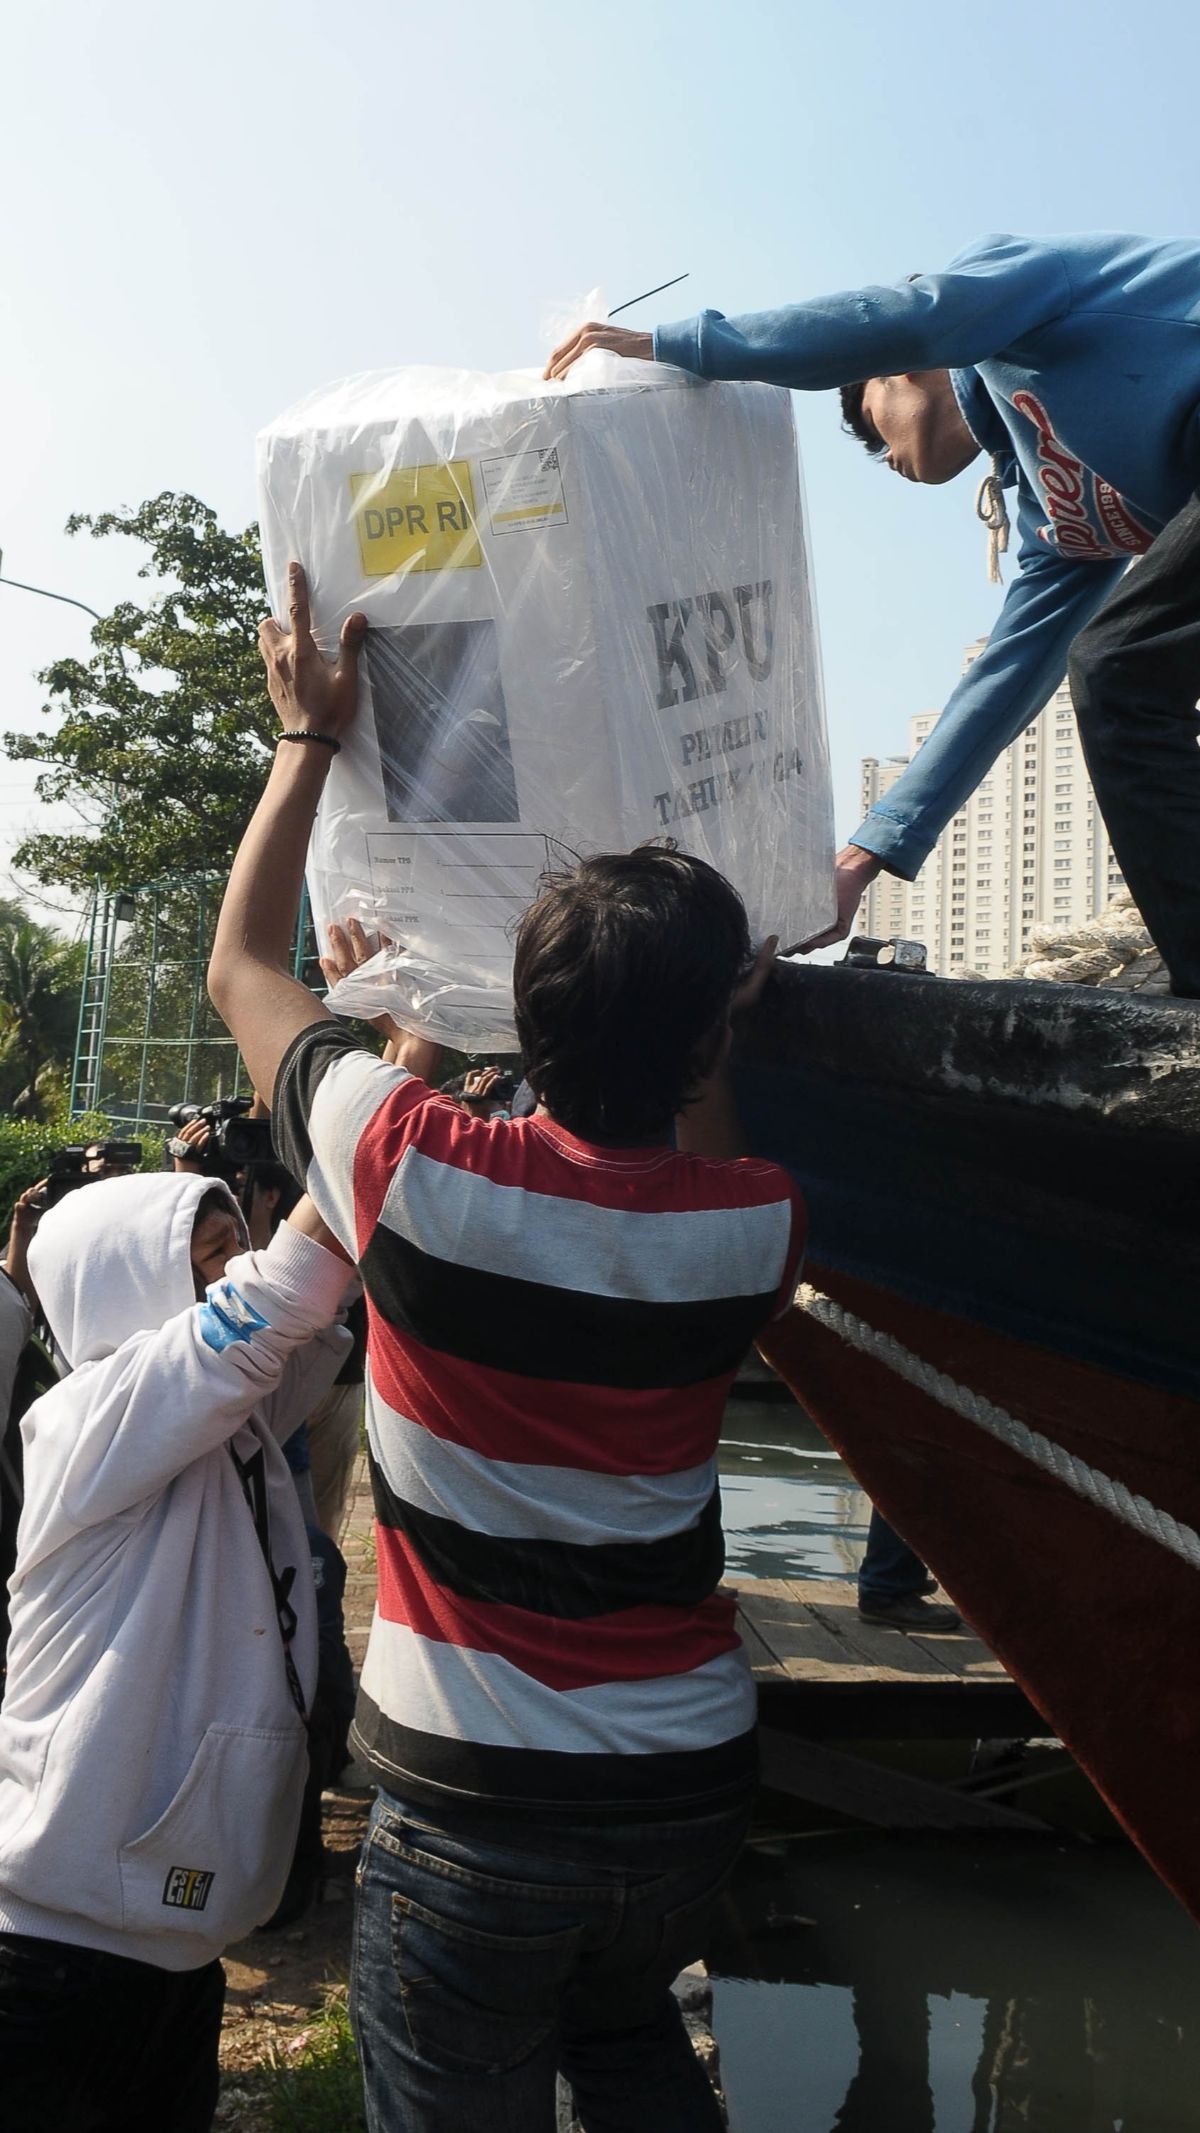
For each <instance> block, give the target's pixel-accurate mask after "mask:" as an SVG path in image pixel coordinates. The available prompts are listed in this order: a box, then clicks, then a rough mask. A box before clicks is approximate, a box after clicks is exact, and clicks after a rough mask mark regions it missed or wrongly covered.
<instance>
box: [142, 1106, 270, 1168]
mask: <svg viewBox="0 0 1200 2133" xmlns="http://www.w3.org/2000/svg"><path fill="white" fill-rule="evenodd" d="M252 1101H253V1098H252V1097H249V1096H218V1098H217V1099H216V1102H215V1103H211V1104H172V1105H171V1108H170V1110H169V1111H168V1112H167V1117H168V1118H169V1120H170V1122H171V1124H172V1126H173V1127H174V1128H175V1132H176V1133H178V1132H179V1129H180V1127H181V1126H186V1125H187V1123H188V1121H189V1119H193V1118H202V1119H203V1120H204V1122H205V1124H206V1125H207V1127H208V1140H207V1142H206V1143H205V1145H204V1147H203V1148H193V1149H192V1150H190V1151H189V1152H190V1156H191V1159H192V1161H193V1162H196V1163H198V1164H199V1165H200V1167H201V1169H202V1170H205V1171H207V1172H208V1173H209V1174H210V1176H212V1177H215V1178H223V1179H224V1180H225V1181H226V1183H229V1182H230V1181H231V1179H232V1176H233V1174H234V1173H236V1172H237V1171H239V1170H244V1169H245V1168H246V1165H247V1164H248V1163H265V1162H269V1161H270V1159H271V1157H272V1155H273V1154H274V1150H273V1148H272V1146H271V1121H270V1119H269V1118H247V1116H246V1113H247V1112H248V1111H249V1109H250V1105H251V1103H252Z"/></svg>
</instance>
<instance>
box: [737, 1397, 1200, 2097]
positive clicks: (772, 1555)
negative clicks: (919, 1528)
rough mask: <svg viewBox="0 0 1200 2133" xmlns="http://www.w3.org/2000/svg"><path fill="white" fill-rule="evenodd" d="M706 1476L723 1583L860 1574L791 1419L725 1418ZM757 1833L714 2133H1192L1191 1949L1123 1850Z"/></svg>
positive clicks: (826, 1481)
mask: <svg viewBox="0 0 1200 2133" xmlns="http://www.w3.org/2000/svg"><path fill="white" fill-rule="evenodd" d="M721 1464H722V1495H723V1499H724V1505H725V1523H726V1532H727V1536H728V1561H729V1567H730V1570H731V1571H736V1572H738V1573H739V1574H741V1575H745V1576H759V1577H767V1576H803V1575H805V1574H809V1575H820V1576H822V1577H831V1576H842V1577H852V1576H853V1575H854V1574H855V1571H856V1569H857V1565H858V1561H859V1558H860V1556H861V1554H862V1548H863V1542H864V1538H865V1524H866V1519H867V1517H868V1515H869V1506H868V1504H867V1500H866V1498H865V1497H864V1496H863V1495H862V1493H861V1491H860V1490H859V1489H858V1488H857V1487H856V1485H855V1483H854V1482H853V1480H852V1478H851V1477H850V1476H849V1475H848V1474H847V1472H846V1470H845V1468H844V1467H843V1466H842V1465H841V1463H840V1461H839V1460H838V1459H837V1458H836V1456H835V1455H834V1454H833V1453H832V1452H831V1451H830V1450H829V1448H828V1446H827V1445H826V1444H825V1442H824V1440H823V1438H822V1437H821V1436H820V1433H819V1432H818V1431H817V1430H816V1429H815V1428H814V1427H813V1425H812V1424H811V1423H809V1422H808V1421H807V1420H806V1418H805V1417H804V1416H802V1415H801V1414H800V1413H799V1412H798V1410H796V1409H795V1408H793V1407H791V1406H788V1405H776V1404H773V1403H770V1402H764V1401H757V1400H746V1401H743V1400H737V1401H734V1402H732V1403H731V1405H730V1409H729V1412H728V1415H727V1417H726V1425H725V1443H724V1446H723V1451H722V1461H721ZM767 1834H768V1841H767V1842H765V1843H756V1844H755V1845H754V1846H753V1847H752V1849H751V1850H749V1851H748V1852H747V1854H746V1855H745V1858H744V1860H743V1862H742V1865H741V1867H740V1868H739V1871H738V1875H737V1878H736V1881H735V1883H734V1886H733V1888H732V1890H731V1892H730V1895H729V1898H728V1901H727V1904H726V1907H725V1915H724V1920H723V1924H722V1927H721V1930H720V1934H719V1936H718V1939H717V1941H716V1943H715V1944H714V1946H713V1947H712V1949H711V1951H710V1968H711V1970H712V1972H713V1975H714V1978H715V1981H716V1983H715V2017H714V2026H715V2029H716V2034H717V2039H718V2043H719V2045H720V2048H721V2063H722V2070H723V2075H724V2080H725V2086H726V2092H727V2095H728V2099H729V2104H730V2118H731V2126H732V2129H733V2133H1198V2129H1200V1934H1197V1932H1196V1929H1195V1927H1194V1926H1193V1925H1192V1924H1191V1922H1190V1921H1189V1920H1188V1918H1187V1917H1186V1916H1185V1914H1184V1913H1183V1912H1182V1911H1181V1910H1180V1909H1179V1907H1178V1905H1177V1904H1176V1903H1175V1902H1174V1900H1173V1899H1172V1898H1171V1897H1170V1896H1168V1895H1167V1894H1166V1892H1165V1891H1164V1890H1163V1889H1162V1888H1161V1887H1160V1885H1159V1883H1158V1882H1157V1881H1156V1880H1155V1878H1154V1876H1153V1875H1152V1874H1151V1873H1150V1871H1149V1869H1148V1868H1147V1867H1145V1866H1144V1865H1143V1864H1142V1862H1141V1860H1140V1859H1139V1858H1138V1857H1137V1855H1136V1854H1135V1853H1134V1852H1133V1851H1132V1850H1131V1849H1129V1848H1128V1847H1126V1846H1124V1845H1112V1844H1101V1845H1097V1844H1092V1843H1088V1842H1083V1841H1079V1842H1076V1841H1074V1840H1071V1839H1064V1838H1062V1837H1047V1838H1045V1839H1040V1838H1027V1837H1024V1836H1021V1837H1012V1836H1009V1835H1007V1834H1006V1835H1002V1836H997V1837H986V1838H982V1839H981V1838H978V1837H975V1836H972V1837H971V1838H970V1839H966V1838H962V1837H948V1836H947V1837H937V1838H927V1837H921V1838H915V1837H911V1836H903V1837H901V1836H891V1835H884V1834H881V1833H879V1832H870V1831H863V1832H859V1831H853V1830H845V1831H841V1832H838V1833H837V1834H835V1835H825V1836H823V1837H822V1836H804V1835H802V1834H793V1835H792V1836H791V1837H790V1838H789V1839H786V1840H785V1841H775V1842H772V1841H770V1833H769V1832H768V1833H767Z"/></svg>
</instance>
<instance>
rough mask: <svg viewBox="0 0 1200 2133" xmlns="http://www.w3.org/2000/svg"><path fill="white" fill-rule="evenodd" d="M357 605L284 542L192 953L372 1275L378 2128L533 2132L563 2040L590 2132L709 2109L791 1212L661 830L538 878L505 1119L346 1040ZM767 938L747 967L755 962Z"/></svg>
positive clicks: (367, 1892) (369, 2086)
mask: <svg viewBox="0 0 1200 2133" xmlns="http://www.w3.org/2000/svg"><path fill="white" fill-rule="evenodd" d="M361 636H362V629H361V625H359V624H357V622H355V621H352V622H351V623H349V624H347V627H346V630H345V631H344V633H343V643H342V648H341V654H340V657H339V661H338V664H337V666H336V667H335V668H330V667H328V666H326V665H325V663H324V661H323V660H322V659H321V658H320V656H319V654H318V653H317V652H316V650H315V647H313V645H312V640H311V632H310V628H309V618H308V607H307V595H306V591H305V587H304V582H303V577H302V574H300V573H299V572H298V571H297V572H296V573H294V576H293V605H292V630H291V634H290V636H285V635H284V633H283V632H282V631H280V630H279V629H278V628H277V627H276V625H274V624H273V623H267V624H264V627H263V636H262V644H263V652H264V657H265V658H266V661H267V666H268V678H269V682H270V687H271V694H272V697H273V700H274V702H275V704H276V708H277V710H278V711H279V714H280V717H281V720H282V723H283V726H284V729H285V736H287V735H290V736H294V737H295V741H296V745H293V746H282V747H280V749H279V750H278V752H277V756H276V761H275V764H274V766H273V768H272V772H271V776H270V779H269V781H268V785H267V789H266V792H265V794H264V797H263V800H262V802H261V803H260V806H259V809H258V811H257V813H256V816H255V818H254V821H253V822H252V824H251V826H250V828H249V830H248V832H247V835H246V838H245V840H244V842H243V845H242V849H241V851H240V852H239V854H238V858H237V861H236V862H235V866H234V871H233V874H232V876H231V880H230V886H229V891H228V894H227V897H226V901H225V907H224V910H223V912H222V917H221V924H220V927H219V929H218V936H217V942H216V946H215V948H214V955H213V964H212V968H211V971H210V985H211V988H212V992H213V997H214V1000H215V1001H216V1004H217V1005H218V1007H219V1008H220V1010H221V1012H222V1013H223V1014H224V1015H225V1017H226V1020H227V1021H228V1022H229V1024H230V1027H231V1028H232V1030H233V1032H234V1035H235V1036H236V1037H237V1039H238V1041H239V1044H240V1045H241V1048H242V1050H243V1052H244V1054H245V1056H246V1059H247V1063H248V1065H249V1067H250V1069H251V1072H252V1074H253V1076H254V1079H255V1082H256V1084H257V1086H258V1087H260V1088H263V1089H266V1088H268V1087H269V1088H271V1089H273V1091H274V1094H273V1098H272V1112H273V1118H274V1132H275V1137H276V1142H277V1145H278V1146H279V1148H280V1151H281V1153H282V1154H283V1156H284V1158H285V1160H286V1161H287V1162H288V1164H289V1166H290V1167H291V1168H292V1169H293V1171H294V1173H295V1174H296V1176H297V1177H298V1178H302V1179H303V1180H304V1182H305V1184H306V1187H307V1189H308V1191H309V1192H310V1193H311V1195H312V1197H313V1199H314V1201H315V1203H316V1205H317V1207H318V1209H319V1210H320V1212H321V1214H322V1215H323V1217H324V1219H325V1220H326V1222H327V1223H328V1224H329V1226H330V1228H331V1229H332V1230H333V1232H334V1234H335V1235H336V1236H337V1237H338V1238H339V1239H340V1241H341V1243H342V1245H343V1247H344V1249H345V1251H346V1253H347V1256H348V1257H351V1258H353V1259H354V1260H356V1261H357V1263H358V1265H359V1267H360V1269H361V1273H362V1277H363V1282H364V1286H365V1290H366V1296H367V1305H368V1314H369V1337H368V1388H367V1415H368V1435H369V1443H370V1457H371V1471H372V1481H373V1487H374V1495H375V1506H376V1517H377V1533H378V1563H379V1592H378V1601H377V1607H376V1614H375V1620H374V1623H373V1626H372V1631H371V1639H370V1644H369V1648H368V1652H367V1657H366V1661H365V1664H364V1668H363V1675H362V1683H361V1689H360V1696H359V1707H358V1713H357V1717H356V1720H355V1744H356V1747H357V1749H358V1752H359V1754H360V1755H361V1756H362V1758H363V1759H364V1760H365V1761H366V1762H367V1763H368V1764H369V1766H370V1767H371V1769H372V1770H373V1772H374V1775H375V1776H376V1778H377V1780H378V1783H379V1786H380V1794H379V1798H378V1801H377V1803H376V1808H375V1811H374V1815H373V1818H372V1828H371V1834H370V1836H369V1839H368V1843H367V1846H366V1849H365V1853H364V1861H363V1866H362V1868H361V1870H360V1877H359V1881H360V1915H359V1923H358V1930H357V1936H356V1953H355V1975H354V1980H353V2011H354V2017H355V2026H356V2033H357V2036H358V2040H359V2048H360V2052H361V2055H362V2059H363V2067H364V2076H365V2083H366V2093H367V2112H368V2123H369V2124H370V2126H371V2127H372V2129H373V2133H391V2129H393V2128H394V2129H396V2133H399V2129H400V2128H404V2129H405V2133H452V2129H453V2133H460V2129H462V2128H465V2127H468V2126H470V2127H471V2128H472V2133H488V2129H493V2128H494V2129H500V2128H504V2129H510V2128H511V2129H512V2133H542V2129H543V2128H544V2129H546V2133H549V2129H550V2128H551V2127H552V2126H553V2123H554V2076H555V2071H556V2068H561V2069H562V2070H563V2071H564V2072H565V2073H566V2074H567V2075H568V2077H569V2078H570V2080H571V2082H572V2085H573V2087H574V2090H575V2095H576V2107H577V2110H578V2112H579V2116H580V2118H581V2121H582V2123H583V2125H584V2127H585V2128H586V2129H587V2133H616V2129H617V2128H620V2127H628V2128H637V2127H643V2126H644V2127H645V2128H647V2129H650V2128H651V2127H653V2129H654V2133H685V2129H687V2133H694V2129H698V2128H699V2129H703V2128H705V2127H708V2126H710V2125H711V2126H715V2125H716V2124H717V2123H718V2120H717V2118H716V2115H715V2110H714V2106H713V2104H712V2099H711V2096H710V2094H709V2092H708V2090H707V2086H706V2083H705V2081H704V2078H703V2076H702V2075H701V2074H700V2073H699V2070H698V2068H697V2065H696V2062H695V2061H694V2058H693V2056H692V2054H691V2051H690V2047H689V2046H688V2044H687V2041H686V2038H685V2037H684V2035H683V2031H682V2028H681V2025H680V2021H679V2017H678V2014H677V2012H676V2010H675V2006H674V2002H673V2000H672V1998H671V1996H670V1992H669V1989H668V1988H669V1985H670V1981H671V1978H672V1976H673V1975H674V1973H675V1972H676V1971H677V1970H678V1969H679V1968H680V1967H681V1966H682V1965H683V1964H684V1963H685V1962H687V1961H689V1960H691V1959H692V1958H693V1957H694V1956H695V1955H696V1954H698V1953H699V1952H700V1949H701V1947H702V1945H703V1940H704V1935H705V1931H706V1928H707V1926H708V1923H709V1921H710V1919H711V1916H712V1912H713V1906H714V1903H715V1900H716V1897H717V1895H718V1893H719V1890H720V1887H721V1885H722V1883H723V1881H724V1879H725V1878H726V1876H727V1874H728V1872H729V1870H730V1869H731V1867H732V1864H733V1862H734V1860H735V1858H736V1856H737V1851H738V1849H739V1847H740V1843H741V1841H742V1838H743V1836H744V1833H745V1829H746V1826H747V1822H748V1818H749V1811H750V1803H751V1799H752V1794H753V1787H754V1780H755V1757H754V1732H753V1728H754V1695H753V1685H752V1682H751V1679H750V1674H749V1669H748V1666H747V1663H746V1660H745V1656H744V1654H743V1652H742V1649H741V1646H740V1643H739V1641H738V1638H737V1634H736V1630H735V1627H734V1621H733V1606H732V1603H731V1601H730V1600H729V1599H727V1598H726V1597H724V1596H722V1595H721V1594H720V1593H719V1592H718V1591H717V1587H718V1584H719V1581H720V1577H721V1570H722V1565H723V1548H722V1538H721V1525H720V1498H719V1493H718V1488H717V1480H716V1449H717V1439H718V1435H719V1431H720V1421H721V1413H722V1408H723V1405H724V1400H725V1396H726V1393H727V1391H728V1388H729V1385H730V1382H731V1380H732V1377H733V1373H734V1371H735V1370H736V1367H737V1364H738V1362H739V1360H740V1357H741V1355H742V1354H743V1353H744V1351H745V1349H746V1347H747V1346H748V1345H749V1343H750V1341H751V1340H752V1339H753V1337H754V1335H755V1333H756V1332H757V1331H758V1330H759V1329H760V1328H761V1327H762V1326H763V1324H764V1323H765V1322H766V1321H767V1320H768V1319H769V1318H771V1317H772V1316H773V1315H774V1314H775V1313H777V1312H778V1311H780V1310H781V1309H784V1308H786V1306H787V1304H788V1302H789V1301H790V1298H791V1293H792V1289H793V1287H794V1283H795V1279H796V1274H797V1270H798V1265H799V1259H800V1253H801V1250H802V1242H803V1211H802V1208H801V1206H800V1203H799V1200H798V1197H797V1195H796V1193H795V1191H794V1188H793V1187H792V1186H791V1184H790V1181H789V1180H788V1178H787V1176H786V1175H785V1173H784V1172H782V1171H781V1170H779V1169H777V1168H776V1167H775V1166H774V1165H772V1164H769V1163H762V1162H756V1161H751V1160H749V1159H744V1158H742V1159H731V1158H736V1157H737V1156H738V1153H739V1144H738V1140H737V1132H736V1122H735V1119H734V1115H733V1112H732V1105H731V1102H730V1099H729V1095H728V1089H727V1086H726V1084H725V1080H724V1074H723V1066H724V1059H725V1056H726V1053H727V1050H728V1041H729V1018H730V1014H731V1011H732V1009H733V1007H734V1005H735V992H736V990H737V988H738V986H739V984H744V982H745V980H746V976H747V971H748V970H749V969H750V968H751V966H752V958H751V952H750V942H749V937H748V934H747V929H746V920H745V914H744V911H743V910H742V907H741V904H740V901H739V899H738V898H737V896H736V895H735V893H734V892H733V890H732V889H731V888H730V887H729V885H728V884H727V883H726V882H725V881H723V880H722V878H721V877H720V876H719V875H717V874H716V873H714V872H713V870H712V869H711V868H709V867H706V866H705V865H704V864H703V862H701V861H698V860H694V859H691V858H688V857H687V856H686V855H684V854H681V853H676V852H672V851H669V850H665V849H643V850H641V851H638V852H634V853H631V854H628V855H621V856H613V857H607V858H599V859H592V860H589V861H585V862H584V863H583V864H582V865H581V866H580V867H579V868H578V870H577V871H576V872H575V873H574V874H573V875H571V876H569V877H568V878H566V879H564V880H561V881H559V882H558V883H556V884H554V885H552V886H550V887H549V888H548V889H547V890H546V891H545V892H544V893H543V895H542V896H541V897H540V898H539V900H538V902H537V903H536V904H535V905H534V906H533V907H532V908H531V910H530V911H529V912H528V913H527V914H526V916H525V919H524V920H523V922H522V925H521V929H520V933H519V937H518V943H517V952H516V962H515V973H514V990H515V996H516V1007H517V1022H518V1030H519V1034H520V1036H521V1040H522V1045H523V1049H524V1052H525V1060H526V1070H527V1073H528V1077H529V1080H530V1084H531V1086H532V1087H533V1089H534V1090H535V1092H536V1094H537V1096H538V1099H539V1104H538V1110H537V1111H536V1112H535V1114H534V1115H533V1116H532V1117H530V1118H526V1119H522V1120H520V1121H513V1122H511V1123H509V1122H502V1121H490V1122H488V1121H484V1120H481V1119H475V1118H472V1117H469V1116H468V1115H467V1114H465V1113H464V1112H463V1111H462V1109H461V1108H460V1107H459V1106H458V1105H457V1104H455V1103H453V1102H452V1101H451V1100H450V1099H449V1098H447V1097H442V1096H439V1095H438V1094H437V1093H436V1092H435V1091H434V1090H433V1089H432V1088H431V1087H430V1086H429V1083H428V1080H427V1079H426V1078H424V1076H425V1075H428V1074H429V1073H430V1072H431V1071H432V1070H433V1065H434V1060H433V1058H432V1057H431V1051H432V1048H431V1047H429V1046H428V1045H427V1044H425V1043H424V1041H423V1040H421V1039H417V1038H411V1037H409V1038H402V1039H401V1042H400V1045H399V1058H398V1062H397V1063H396V1064H391V1065H388V1064H385V1063H384V1062H382V1061H380V1060H378V1059H376V1058H374V1057H373V1056H372V1055H370V1054H369V1053H367V1052H365V1051H364V1050H362V1049H361V1047H359V1046H358V1045H357V1044H356V1043H355V1041H354V1040H353V1038H352V1037H351V1036H350V1035H349V1034H348V1033H347V1032H346V1031H345V1030H344V1029H343V1028H342V1027H340V1026H339V1025H338V1024H337V1023H336V1022H335V1021H334V1020H333V1018H332V1017H331V1016H330V1015H329V1014H328V1012H327V1011H326V1010H325V1009H324V1008H323V1007H322V1006H321V1005H320V1004H319V1003H318V1002H316V1001H315V1000H314V998H313V997H312V995H311V994H310V993H309V992H308V991H307V990H306V988H305V987H303V986H302V985H299V984H297V983H296V982H295V981H293V980H292V979H291V978H289V977H288V976H287V975H286V962H287V943H288V936H289V932H290V926H291V923H292V920H293V916H294V909H295V902H296V900H297V899H298V895H299V887H300V877H301V871H302V867H303V859H304V851H305V847H306V843H307V839H308V834H309V831H310V829H311V824H312V820H313V815H314V812H315V808H316V802H317V798H318V796H319V793H320V790H321V786H322V784H323V780H324V776H325V773H326V770H327V766H328V762H329V759H330V754H331V750H330V747H329V742H330V741H336V739H337V735H338V732H339V731H340V730H341V729H342V728H344V727H345V726H346V725H347V724H348V723H349V720H350V719H351V718H352V717H353V713H354V706H355V702H356V681H355V663H356V658H357V651H358V648H359V645H360V643H361ZM322 735H323V736H325V737H326V738H324V739H322V738H320V736H322ZM753 967H754V969H755V976H754V977H753V978H752V979H751V980H750V984H751V988H752V989H753V987H754V986H756V985H757V984H759V983H761V980H762V977H763V976H764V975H765V973H766V970H767V968H768V967H769V955H760V957H759V959H758V962H757V965H755V966H753ZM422 1070H423V1071H422ZM676 1117H678V1129H677V1131H678V1146H676V1129H675V1125H674V1121H675V1119H676Z"/></svg>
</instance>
